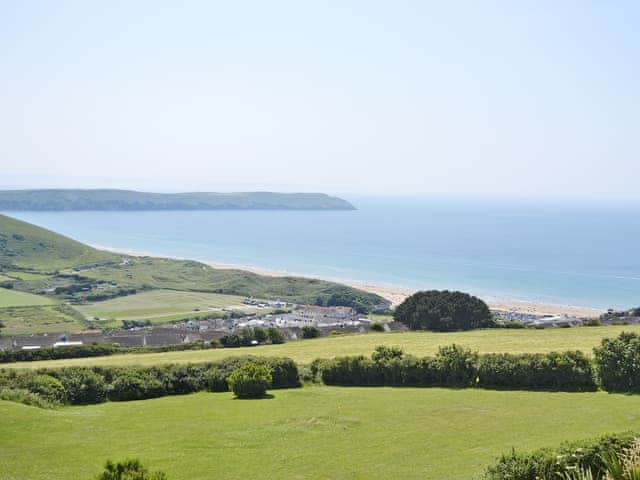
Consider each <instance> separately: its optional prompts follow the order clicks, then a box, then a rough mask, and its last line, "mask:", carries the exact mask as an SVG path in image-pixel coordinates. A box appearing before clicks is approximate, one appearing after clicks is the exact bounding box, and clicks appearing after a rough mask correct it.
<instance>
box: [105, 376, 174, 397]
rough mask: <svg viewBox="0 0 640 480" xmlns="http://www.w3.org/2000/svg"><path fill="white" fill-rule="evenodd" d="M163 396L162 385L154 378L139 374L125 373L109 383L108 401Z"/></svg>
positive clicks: (163, 389)
mask: <svg viewBox="0 0 640 480" xmlns="http://www.w3.org/2000/svg"><path fill="white" fill-rule="evenodd" d="M164 394H165V388H164V385H163V384H162V382H161V381H160V380H158V379H157V378H156V377H154V376H152V375H148V374H147V375H145V374H143V373H141V372H125V373H123V374H122V375H118V376H117V377H116V378H115V379H114V381H113V383H111V388H110V389H109V400H115V401H126V400H142V399H145V398H155V397H160V396H162V395H164Z"/></svg>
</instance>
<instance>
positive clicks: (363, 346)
mask: <svg viewBox="0 0 640 480" xmlns="http://www.w3.org/2000/svg"><path fill="white" fill-rule="evenodd" d="M622 331H632V332H638V333H640V326H638V325H634V326H624V327H622V326H620V327H618V326H614V327H583V328H561V329H547V330H475V331H471V332H458V333H431V332H408V333H370V334H367V335H344V336H337V337H327V338H319V339H314V340H300V341H295V342H288V343H285V344H282V345H266V346H262V347H254V348H237V349H232V348H225V349H217V350H198V351H187V352H167V353H150V354H131V355H115V356H112V357H100V358H74V359H66V360H53V361H46V362H24V363H12V364H7V365H5V366H6V367H13V368H40V367H55V366H68V365H132V364H135V365H156V364H160V363H186V362H205V361H212V360H217V359H220V358H223V357H228V356H233V355H246V354H254V355H264V356H284V357H291V358H293V359H294V360H296V361H297V362H300V363H310V362H312V361H313V360H314V359H316V358H329V357H334V356H343V355H366V356H369V355H371V352H372V351H373V349H374V348H375V347H376V346H377V345H383V344H384V345H399V346H401V347H402V348H404V350H405V352H407V353H411V354H413V355H418V356H425V355H432V354H434V353H435V352H436V351H437V350H438V347H439V346H442V345H450V344H451V343H457V344H459V345H464V346H466V347H469V348H472V349H474V350H479V351H480V352H483V353H493V352H510V353H519V352H550V351H554V350H556V351H564V350H582V351H583V352H585V353H586V354H591V351H592V349H593V347H595V346H597V345H599V344H600V341H601V340H602V339H603V338H605V337H613V336H616V335H618V334H619V333H620V332H622Z"/></svg>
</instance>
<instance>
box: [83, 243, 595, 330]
mask: <svg viewBox="0 0 640 480" xmlns="http://www.w3.org/2000/svg"><path fill="white" fill-rule="evenodd" d="M91 246H92V247H94V248H98V249H100V250H106V251H109V252H113V253H120V254H123V255H130V256H132V257H156V258H170V259H174V260H194V261H198V262H201V263H204V264H205V265H209V266H210V267H212V268H217V269H225V270H243V271H247V272H251V273H255V274H258V275H264V276H267V277H299V278H308V279H317V280H326V281H329V282H336V283H342V284H344V285H348V286H350V287H353V288H357V289H360V290H364V291H366V292H369V293H375V294H376V295H379V296H381V297H382V298H384V299H386V300H389V301H390V302H391V304H392V305H393V306H396V305H399V304H400V303H402V302H403V301H404V299H405V298H407V297H409V296H410V295H412V294H413V293H415V292H416V291H417V290H414V289H410V288H403V287H400V286H395V285H383V284H372V283H371V282H365V281H359V280H349V279H343V278H331V277H326V276H317V275H309V274H304V273H297V272H291V271H287V270H269V269H266V268H261V267H256V266H251V265H238V264H232V263H221V262H213V261H210V260H199V259H194V258H186V257H179V256H175V255H162V254H157V253H153V252H146V251H141V250H132V249H119V248H113V247H107V246H104V245H91ZM482 299H483V300H484V301H485V302H487V304H488V305H489V307H490V308H491V309H492V310H501V311H507V312H514V313H524V314H534V315H566V316H569V317H584V318H593V317H598V316H599V315H600V314H601V313H604V310H601V309H598V308H592V307H582V306H578V305H562V304H554V303H543V302H535V301H529V300H519V299H507V298H499V297H484V298H482Z"/></svg>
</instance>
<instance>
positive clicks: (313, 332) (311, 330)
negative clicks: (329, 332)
mask: <svg viewBox="0 0 640 480" xmlns="http://www.w3.org/2000/svg"><path fill="white" fill-rule="evenodd" d="M319 336H320V330H319V329H318V328H316V327H302V338H318V337H319Z"/></svg>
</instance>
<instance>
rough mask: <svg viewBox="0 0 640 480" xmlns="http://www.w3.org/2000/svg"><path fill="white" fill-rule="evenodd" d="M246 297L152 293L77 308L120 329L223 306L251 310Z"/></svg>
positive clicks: (158, 291) (168, 292)
mask: <svg viewBox="0 0 640 480" xmlns="http://www.w3.org/2000/svg"><path fill="white" fill-rule="evenodd" d="M242 300H244V297H241V296H238V295H220V294H217V293H203V292H180V291H175V290H152V291H149V292H143V293H138V294H136V295H128V296H126V297H119V298H114V299H113V300H106V301H103V302H96V303H91V304H89V305H79V306H76V310H78V311H80V312H81V313H82V314H83V315H85V316H86V317H99V318H100V319H105V320H107V321H109V320H110V321H112V322H114V323H115V325H114V326H120V321H121V320H151V321H152V322H153V323H163V322H167V321H171V320H173V319H175V318H176V317H179V318H185V317H188V316H189V315H196V314H198V312H200V313H202V312H207V311H211V310H212V309H213V310H217V311H220V309H222V308H223V307H233V308H236V309H239V310H248V309H247V308H246V305H243V304H242Z"/></svg>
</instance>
